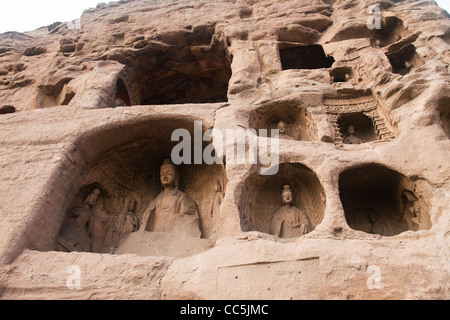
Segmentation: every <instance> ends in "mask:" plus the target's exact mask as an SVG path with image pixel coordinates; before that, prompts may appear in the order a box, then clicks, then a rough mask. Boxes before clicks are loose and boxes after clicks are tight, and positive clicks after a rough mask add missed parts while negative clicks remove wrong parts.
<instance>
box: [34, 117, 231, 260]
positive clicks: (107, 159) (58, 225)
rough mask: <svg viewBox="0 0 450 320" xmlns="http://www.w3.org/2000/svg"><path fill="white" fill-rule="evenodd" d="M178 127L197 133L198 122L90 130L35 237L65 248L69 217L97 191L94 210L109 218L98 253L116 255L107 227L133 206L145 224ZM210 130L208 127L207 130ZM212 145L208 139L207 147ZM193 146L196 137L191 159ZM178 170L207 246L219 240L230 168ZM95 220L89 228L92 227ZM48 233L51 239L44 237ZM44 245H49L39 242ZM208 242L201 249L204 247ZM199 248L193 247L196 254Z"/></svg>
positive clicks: (155, 122)
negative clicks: (219, 199)
mask: <svg viewBox="0 0 450 320" xmlns="http://www.w3.org/2000/svg"><path fill="white" fill-rule="evenodd" d="M179 129H183V130H186V132H189V133H190V134H191V137H194V124H193V122H191V121H189V120H184V119H181V117H174V118H170V117H169V118H168V117H164V118H163V119H154V120H142V121H137V122H134V123H128V124H122V125H116V126H109V127H108V128H99V129H96V130H93V131H90V132H88V133H86V134H85V135H84V136H83V137H82V138H81V139H79V140H78V141H77V142H76V143H75V145H74V146H75V149H74V151H73V158H72V159H73V161H74V163H73V168H72V169H66V171H67V170H72V171H73V172H77V174H73V175H70V177H68V178H67V179H65V180H64V181H62V180H61V181H59V182H58V184H59V186H58V190H57V194H55V195H54V197H53V198H52V201H51V204H49V205H48V206H49V207H48V208H47V207H46V214H45V217H46V219H49V221H47V226H48V230H47V231H48V232H46V234H45V235H43V234H42V235H41V236H38V234H39V232H38V230H37V229H36V230H34V231H32V232H34V233H35V234H34V235H33V236H34V237H37V238H39V240H36V241H35V243H36V247H37V248H42V247H44V248H45V247H46V248H47V250H54V249H61V248H60V247H58V243H60V242H59V235H60V232H61V231H62V229H63V228H64V225H65V222H66V221H67V219H70V214H71V212H73V210H74V208H77V207H85V205H86V200H87V197H88V196H89V195H90V194H91V193H92V191H94V190H96V189H98V190H100V192H99V195H98V200H97V201H96V204H95V206H94V207H93V208H94V210H95V212H96V214H98V216H99V217H100V218H99V219H100V220H102V219H104V225H105V229H104V230H103V231H102V232H103V233H102V238H101V240H102V242H101V243H100V245H97V246H96V247H95V248H94V247H93V252H97V253H111V251H110V249H111V248H110V246H109V245H107V244H106V243H108V244H109V242H108V241H109V238H108V237H107V235H108V230H109V229H108V228H111V227H112V225H115V223H117V220H118V219H121V218H123V215H124V214H126V213H127V212H128V210H131V209H130V208H132V210H133V213H134V214H135V216H136V217H138V219H139V221H140V222H142V221H143V220H142V218H143V217H144V214H145V212H146V211H147V210H148V206H149V204H150V203H151V201H152V200H154V199H155V198H156V197H157V196H158V195H159V194H160V193H161V191H162V186H161V181H160V171H159V170H160V167H161V165H162V164H163V162H164V160H165V159H171V157H172V150H173V148H174V147H175V146H177V145H178V144H179V142H173V141H171V137H172V133H173V132H174V131H175V130H179ZM206 129H207V128H203V131H206ZM207 145H208V144H207V143H204V144H203V147H206V146H207ZM194 146H195V145H194V141H192V143H191V148H192V156H191V159H192V163H193V161H194V150H195V149H194ZM177 170H178V172H179V177H180V181H179V182H180V183H179V190H181V191H182V192H184V193H185V194H187V195H189V197H191V198H192V199H193V201H194V202H195V204H196V207H197V208H198V216H199V229H200V232H201V238H198V241H206V246H207V244H208V243H209V242H208V241H209V240H208V239H211V238H215V232H216V230H217V229H218V225H217V224H218V223H219V220H218V218H217V217H216V216H217V215H218V214H220V213H219V212H218V208H217V205H216V206H215V203H216V201H217V197H218V195H219V194H218V193H220V195H221V197H222V198H223V197H224V194H225V192H226V187H227V183H228V181H227V176H226V172H225V168H224V166H223V165H216V164H213V165H207V164H198V165H195V164H181V165H178V166H177ZM217 185H219V187H218V188H217ZM59 193H61V194H59ZM53 202H55V203H53ZM130 204H131V206H130ZM44 209H45V208H44ZM44 209H43V210H44ZM50 209H51V210H54V211H55V212H54V213H52V215H51V217H50V216H47V212H48V210H50ZM121 215H122V216H121ZM90 223H91V222H88V224H87V228H90ZM36 228H37V227H36ZM51 235H53V236H51ZM55 235H58V236H56V237H55ZM49 236H51V238H45V237H49ZM103 237H104V238H103ZM44 238H45V239H44ZM106 239H108V240H106ZM196 241H197V240H196ZM39 243H46V245H45V246H43V245H42V246H39ZM204 243H205V242H202V245H201V248H204V247H205V244H204ZM49 246H50V247H49ZM197 249H198V248H197ZM167 250H169V249H167V248H166V251H164V253H165V254H167V255H169V256H170V254H171V253H170V250H169V251H167ZM174 250H175V249H174ZM202 250H203V249H202ZM63 251H64V250H63ZM195 252H197V251H196V250H195V249H194V248H192V254H194V253H195ZM122 253H123V252H122ZM125 253H126V252H125ZM132 253H135V254H139V252H132ZM183 254H186V252H184V253H183ZM187 254H188V253H187Z"/></svg>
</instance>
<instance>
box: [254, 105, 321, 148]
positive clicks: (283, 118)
mask: <svg viewBox="0 0 450 320" xmlns="http://www.w3.org/2000/svg"><path fill="white" fill-rule="evenodd" d="M281 122H282V123H283V124H284V127H285V130H286V131H285V134H282V132H280V138H282V139H283V138H285V139H289V140H298V141H317V140H318V137H317V128H316V124H315V123H314V119H313V118H312V115H311V113H310V112H309V111H308V110H307V109H306V108H302V107H299V106H297V105H289V104H282V105H278V104H275V105H267V106H264V107H260V108H258V109H256V110H254V111H252V113H251V114H250V121H249V125H250V128H252V129H255V130H256V132H257V134H258V135H260V134H261V131H260V130H261V129H266V130H268V136H270V134H271V130H275V129H279V124H280V123H281Z"/></svg>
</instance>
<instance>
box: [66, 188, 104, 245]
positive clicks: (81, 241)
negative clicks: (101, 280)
mask: <svg viewBox="0 0 450 320" xmlns="http://www.w3.org/2000/svg"><path fill="white" fill-rule="evenodd" d="M100 194H101V190H99V189H94V190H93V191H92V193H91V194H90V195H89V196H88V197H87V198H86V201H85V203H84V204H83V205H82V206H76V207H74V208H73V209H72V210H71V211H70V212H69V214H68V215H67V219H66V221H65V222H64V225H63V227H62V229H61V233H60V235H59V237H58V239H57V249H58V250H60V251H64V252H73V251H77V252H92V251H93V248H92V243H91V238H90V236H89V231H88V228H89V223H90V221H91V218H92V211H93V210H92V209H93V207H94V206H95V204H96V203H97V201H98V197H99V196H100Z"/></svg>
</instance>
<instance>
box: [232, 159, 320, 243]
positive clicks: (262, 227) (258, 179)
mask: <svg viewBox="0 0 450 320" xmlns="http://www.w3.org/2000/svg"><path fill="white" fill-rule="evenodd" d="M286 185H289V186H290V189H291V191H292V196H293V201H294V206H295V207H296V208H298V209H300V210H302V211H303V212H304V213H305V214H306V215H307V217H308V218H309V220H310V222H311V225H312V229H313V230H314V229H315V228H316V227H317V226H318V225H319V224H320V223H321V222H322V221H323V218H324V214H325V206H326V197H325V191H324V189H323V187H322V185H321V183H320V181H319V179H318V177H317V175H316V174H315V173H314V172H313V171H312V170H311V169H309V168H308V167H306V166H304V165H302V164H299V163H283V164H281V165H280V168H279V171H278V174H276V175H274V176H263V175H260V174H259V172H256V173H253V174H252V175H250V176H249V177H248V178H247V179H246V181H245V184H244V189H243V191H242V195H241V202H240V213H241V228H242V231H244V232H249V231H259V232H263V233H267V234H270V233H271V224H272V220H273V217H274V213H275V212H277V211H278V210H279V209H280V208H281V207H282V206H283V203H282V192H283V188H284V186H286Z"/></svg>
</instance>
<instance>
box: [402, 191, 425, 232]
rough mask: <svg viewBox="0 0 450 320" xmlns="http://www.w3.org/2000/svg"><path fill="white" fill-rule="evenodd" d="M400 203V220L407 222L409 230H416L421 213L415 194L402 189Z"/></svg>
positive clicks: (419, 222)
mask: <svg viewBox="0 0 450 320" xmlns="http://www.w3.org/2000/svg"><path fill="white" fill-rule="evenodd" d="M402 203H403V207H404V211H403V214H402V220H403V221H404V222H405V223H406V224H407V226H408V228H409V230H412V231H418V230H419V227H420V224H421V221H420V220H421V217H422V214H421V210H420V207H419V204H418V199H417V197H416V195H415V194H414V193H413V192H411V191H408V190H405V191H403V196H402Z"/></svg>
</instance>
